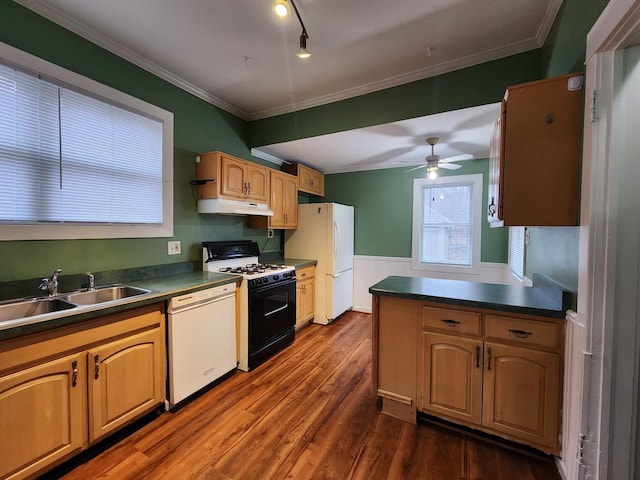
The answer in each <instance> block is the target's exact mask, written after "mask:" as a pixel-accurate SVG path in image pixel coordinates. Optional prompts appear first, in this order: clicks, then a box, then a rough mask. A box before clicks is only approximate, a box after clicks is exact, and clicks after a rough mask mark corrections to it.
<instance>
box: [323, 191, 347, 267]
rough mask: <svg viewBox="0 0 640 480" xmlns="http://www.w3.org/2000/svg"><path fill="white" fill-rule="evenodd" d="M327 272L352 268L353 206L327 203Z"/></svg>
mask: <svg viewBox="0 0 640 480" xmlns="http://www.w3.org/2000/svg"><path fill="white" fill-rule="evenodd" d="M328 208H329V212H328V215H327V223H328V225H327V230H328V232H327V233H328V235H327V236H328V242H327V248H328V250H329V251H328V252H327V274H333V275H335V274H338V273H340V272H343V271H345V270H349V269H351V268H353V207H352V206H348V205H340V204H337V203H330V204H328Z"/></svg>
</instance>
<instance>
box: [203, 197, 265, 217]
mask: <svg viewBox="0 0 640 480" xmlns="http://www.w3.org/2000/svg"><path fill="white" fill-rule="evenodd" d="M198 213H218V214H221V215H262V216H266V217H270V216H272V215H273V212H272V211H271V210H270V209H269V207H268V206H267V204H266V203H256V202H248V201H243V200H229V199H227V198H201V199H200V200H198Z"/></svg>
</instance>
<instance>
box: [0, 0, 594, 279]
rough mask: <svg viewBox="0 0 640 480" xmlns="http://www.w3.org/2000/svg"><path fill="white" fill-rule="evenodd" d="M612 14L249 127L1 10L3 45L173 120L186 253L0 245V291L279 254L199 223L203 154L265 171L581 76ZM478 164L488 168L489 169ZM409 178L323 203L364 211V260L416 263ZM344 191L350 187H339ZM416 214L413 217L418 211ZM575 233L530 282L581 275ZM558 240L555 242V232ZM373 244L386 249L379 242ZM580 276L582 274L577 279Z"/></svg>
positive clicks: (576, 16)
mask: <svg viewBox="0 0 640 480" xmlns="http://www.w3.org/2000/svg"><path fill="white" fill-rule="evenodd" d="M585 2H586V3H585ZM605 4H606V1H604V0H565V2H564V5H563V7H562V11H561V14H560V16H559V17H558V21H557V22H556V24H555V26H554V29H553V31H552V34H551V35H550V36H549V40H548V41H547V43H546V44H545V46H544V48H542V49H541V50H534V51H531V52H527V53H523V54H520V55H516V56H513V57H509V58H506V59H502V60H497V61H494V62H489V63H486V64H482V65H477V66H474V67H470V68H467V69H463V70H460V71H457V72H452V73H449V74H445V75H440V76H437V77H434V78H431V79H425V80H422V81H418V82H413V83H411V84H408V85H402V86H398V87H394V88H390V89H387V90H383V91H380V92H375V93H371V94H367V95H363V96H361V97H357V98H353V99H349V100H345V101H342V102H335V103H332V104H329V105H325V106H321V107H316V108H311V109H307V110H304V111H301V112H296V113H292V114H286V115H280V116H278V117H273V118H269V119H264V120H258V121H254V122H250V123H247V122H244V121H243V120H241V119H238V118H236V117H234V116H233V115H230V114H228V113H226V112H224V111H222V110H220V109H218V108H216V107H214V106H212V105H210V104H208V103H207V102H204V101H202V100H200V99H198V98H196V97H194V96H193V95H191V94H189V93H187V92H184V91H183V90H180V89H179V88H177V87H175V86H173V85H171V84H169V83H167V82H165V81H163V80H161V79H159V78H157V77H155V76H154V75H152V74H150V73H148V72H146V71H144V70H142V69H140V68H138V67H136V66H134V65H131V64H130V63H128V62H127V61H125V60H123V59H121V58H119V57H117V56H115V55H113V54H111V53H109V52H107V51H105V50H103V49H101V48H99V47H97V46H95V45H94V44H92V43H90V42H88V41H86V40H84V39H82V38H81V37H79V36H77V35H75V34H73V33H70V32H68V31H66V30H64V29H63V28H61V27H58V26H57V25H55V24H53V23H51V22H49V21H47V20H45V19H43V18H41V17H39V16H38V15H36V14H34V13H32V12H31V11H29V10H27V9H24V8H22V7H20V6H18V5H17V4H14V3H13V2H8V1H4V2H0V41H2V42H5V43H7V44H9V45H13V46H15V47H17V48H20V49H22V50H25V51H27V52H29V53H32V54H34V55H37V56H39V57H41V58H44V59H46V60H49V61H51V62H53V63H56V64H58V65H61V66H63V67H65V68H68V69H70V70H73V71H76V72H78V73H80V74H83V75H85V76H87V77H90V78H92V79H94V80H97V81H99V82H102V83H104V84H107V85H110V86H112V87H114V88H117V89H118V90H121V91H124V92H126V93H129V94H131V95H134V96H136V97H138V98H141V99H143V100H146V101H148V102H150V103H153V104H155V105H158V106H160V107H162V108H165V109H167V110H169V111H172V112H173V113H174V115H175V117H174V120H175V139H174V142H175V143H174V145H175V163H174V181H175V188H174V195H175V200H174V238H173V239H175V240H180V241H181V242H182V248H183V254H182V255H179V256H173V257H169V256H168V255H167V254H166V244H167V240H171V239H168V238H158V239H116V240H75V241H74V240H68V241H67V240H64V241H63V240H56V241H52V240H46V239H43V240H38V241H22V242H0V258H1V259H2V263H3V269H2V270H1V273H0V281H8V280H14V279H24V278H36V277H40V276H42V275H46V274H49V273H50V271H52V270H53V269H54V268H56V267H62V268H63V269H64V271H65V272H66V273H82V272H84V271H86V270H95V271H101V270H111V269H118V268H128V267H135V266H146V265H153V264H159V263H172V262H179V261H185V260H199V259H200V242H201V241H202V240H223V239H234V238H251V239H255V240H257V241H258V242H259V244H260V246H261V247H264V249H265V250H266V251H272V250H273V249H274V246H275V245H276V244H278V243H279V239H280V238H281V237H280V233H279V232H276V242H269V243H267V241H266V235H265V231H264V230H254V229H250V228H248V226H247V224H246V220H245V219H244V218H243V217H223V216H211V215H199V214H197V213H196V211H195V199H194V195H193V192H192V191H191V187H190V186H189V183H188V182H189V180H191V179H192V178H193V177H194V175H195V168H194V156H195V154H196V152H203V151H210V150H224V151H227V152H229V153H231V154H235V155H237V156H240V157H243V158H246V159H252V160H254V161H258V162H259V163H263V164H264V163H265V162H262V161H261V160H257V159H254V158H252V157H251V155H250V151H249V150H250V146H257V145H264V144H269V143H275V142H281V141H286V140H290V139H295V138H303V137H307V136H312V135H320V134H324V133H331V132H336V131H342V130H348V129H351V128H358V127H362V126H369V125H375V124H380V123H386V122H391V121H396V120H402V119H407V118H413V117H416V116H422V115H427V114H430V113H437V112H441V111H447V110H452V109H457V108H464V107H469V106H475V105H481V104H486V103H491V102H496V101H499V100H500V98H501V97H502V95H503V92H504V89H505V87H506V86H508V85H513V84H517V83H521V82H525V81H529V80H534V79H537V78H541V77H544V76H550V75H556V74H560V73H564V72H567V71H573V70H575V66H576V65H581V63H580V62H582V61H584V48H585V46H584V43H585V35H586V32H587V31H588V29H589V28H590V27H591V25H592V23H593V21H594V20H595V18H596V17H597V15H598V14H599V12H600V11H601V10H602V8H604V6H605ZM34 32H35V33H34ZM474 164H477V166H478V168H481V165H482V163H481V162H474ZM269 166H272V165H269ZM467 168H471V167H467V166H465V168H464V169H461V170H460V171H459V172H460V173H470V172H469V171H468V170H466V169H467ZM406 177H407V176H406V174H402V173H401V171H398V170H394V169H391V170H380V171H372V172H362V173H352V174H341V175H329V176H327V179H326V190H327V196H326V198H325V200H326V201H339V202H344V203H350V204H355V205H358V206H359V208H358V210H357V213H356V253H357V254H361V255H383V256H409V255H410V244H411V237H410V211H409V210H408V208H406V207H405V205H407V204H406V202H405V201H404V200H401V206H400V208H397V207H394V202H396V201H398V199H402V198H404V197H406V195H409V194H410V189H409V188H407V182H408V184H409V185H410V184H411V182H410V180H408V179H406ZM345 186H347V188H343V187H345ZM376 187H377V188H376ZM311 200H312V201H315V200H316V199H314V198H312V199H311ZM300 201H308V197H304V196H302V197H301V199H300ZM370 205H371V207H370ZM376 205H377V207H375V208H374V206H376ZM408 205H409V208H410V202H409V203H408ZM379 226H380V227H379ZM408 227H409V230H408V231H407V228H408ZM485 230H486V231H483V249H482V260H483V261H489V262H500V261H506V236H505V229H493V230H490V231H489V230H487V229H485ZM573 230H574V231H575V229H573ZM574 231H572V232H564V233H563V232H560V233H559V234H558V235H553V236H551V235H552V234H551V233H550V232H549V233H547V232H546V229H537V233H536V236H535V237H534V239H535V238H538V237H541V238H540V240H536V242H535V243H536V244H535V245H533V246H531V248H530V252H531V255H529V256H528V258H527V261H528V262H529V267H530V269H528V270H527V271H528V273H529V272H531V271H532V270H531V269H536V270H535V271H541V272H543V273H544V272H545V271H548V270H551V268H550V266H551V264H554V265H555V263H557V261H559V262H560V263H561V264H562V265H565V266H566V267H563V268H561V270H562V271H561V272H559V273H558V276H559V277H562V278H568V279H569V280H568V282H569V283H571V281H572V280H571V279H572V278H575V276H576V275H577V268H576V267H575V262H573V261H568V262H567V261H566V260H565V257H566V254H567V253H568V252H569V251H570V252H574V253H575V252H576V251H577V248H576V242H577V235H576V234H575V232H574ZM407 232H408V233H407ZM551 232H554V233H557V231H556V230H555V229H551ZM538 234H539V235H538ZM374 235H378V236H380V239H379V240H375V237H374ZM550 238H553V240H554V241H555V242H558V244H562V245H565V246H566V248H561V249H560V250H561V251H562V252H564V253H561V254H560V255H559V258H554V259H552V260H548V257H545V255H543V254H538V252H540V251H541V250H540V249H539V248H538V245H540V246H541V247H542V246H543V245H549V242H547V239H550ZM538 241H539V242H540V243H538ZM556 246H557V245H556ZM545 248H546V247H545ZM574 271H575V273H576V275H573V273H574Z"/></svg>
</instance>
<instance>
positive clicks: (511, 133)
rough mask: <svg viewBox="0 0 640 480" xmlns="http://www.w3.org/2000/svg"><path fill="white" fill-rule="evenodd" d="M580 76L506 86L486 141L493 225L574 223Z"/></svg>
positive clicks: (579, 115) (490, 218) (489, 196)
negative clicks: (489, 151) (488, 145)
mask: <svg viewBox="0 0 640 480" xmlns="http://www.w3.org/2000/svg"><path fill="white" fill-rule="evenodd" d="M582 79H583V77H582V75H581V74H571V75H563V76H560V77H554V78H548V79H545V80H540V81H537V82H530V83H525V84H522V85H516V86H513V87H509V88H507V91H506V93H505V96H504V99H503V101H502V112H501V115H500V117H499V118H498V120H497V121H496V126H495V130H494V134H493V137H492V139H491V157H490V160H489V190H488V202H487V219H488V220H489V222H490V223H491V225H492V226H503V225H505V226H569V225H577V224H578V205H579V168H580V145H581V132H582V110H583V108H582V106H583V90H582V83H583V82H582Z"/></svg>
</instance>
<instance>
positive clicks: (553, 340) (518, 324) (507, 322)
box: [485, 315, 562, 348]
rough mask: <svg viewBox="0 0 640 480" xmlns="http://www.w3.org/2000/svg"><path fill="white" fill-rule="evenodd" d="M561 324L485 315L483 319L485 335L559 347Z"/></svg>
mask: <svg viewBox="0 0 640 480" xmlns="http://www.w3.org/2000/svg"><path fill="white" fill-rule="evenodd" d="M561 329H562V325H561V324H560V323H552V322H545V321H536V320H527V319H524V318H509V317H500V316H497V315H487V316H486V319H485V337H487V338H495V339H501V340H509V341H510V342H515V343H521V344H527V345H540V346H543V347H551V348H559V347H560V341H561V338H562V330H561Z"/></svg>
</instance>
